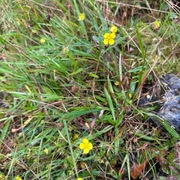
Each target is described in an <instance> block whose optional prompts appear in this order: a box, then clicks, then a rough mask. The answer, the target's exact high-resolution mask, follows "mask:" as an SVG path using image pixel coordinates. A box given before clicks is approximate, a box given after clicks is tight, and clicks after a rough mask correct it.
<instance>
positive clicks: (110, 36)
mask: <svg viewBox="0 0 180 180" xmlns="http://www.w3.org/2000/svg"><path fill="white" fill-rule="evenodd" d="M110 31H111V33H105V34H104V41H103V42H104V44H105V45H108V44H109V45H113V44H114V42H115V38H116V32H117V27H116V26H114V25H113V26H112V27H111V28H110Z"/></svg>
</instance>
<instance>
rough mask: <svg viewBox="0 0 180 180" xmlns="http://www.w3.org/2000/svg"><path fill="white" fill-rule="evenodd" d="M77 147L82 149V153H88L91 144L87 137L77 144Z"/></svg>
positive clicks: (91, 146)
mask: <svg viewBox="0 0 180 180" xmlns="http://www.w3.org/2000/svg"><path fill="white" fill-rule="evenodd" d="M79 148H80V149H83V150H84V151H83V153H84V154H88V153H89V151H90V150H91V149H92V148H93V145H92V144H91V143H90V142H89V140H88V139H83V142H82V143H81V144H80V145H79Z"/></svg>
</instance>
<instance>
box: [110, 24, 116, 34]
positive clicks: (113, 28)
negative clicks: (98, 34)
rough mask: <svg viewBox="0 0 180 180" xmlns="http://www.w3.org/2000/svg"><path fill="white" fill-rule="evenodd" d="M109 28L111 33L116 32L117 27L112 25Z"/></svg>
mask: <svg viewBox="0 0 180 180" xmlns="http://www.w3.org/2000/svg"><path fill="white" fill-rule="evenodd" d="M110 30H111V32H112V33H116V32H117V27H116V26H114V25H113V26H112V27H111V29H110Z"/></svg>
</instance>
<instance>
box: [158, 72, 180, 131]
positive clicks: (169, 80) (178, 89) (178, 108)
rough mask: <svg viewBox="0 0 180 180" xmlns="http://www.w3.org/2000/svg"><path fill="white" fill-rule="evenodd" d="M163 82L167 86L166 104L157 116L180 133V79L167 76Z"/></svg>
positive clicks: (170, 75) (164, 97)
mask: <svg viewBox="0 0 180 180" xmlns="http://www.w3.org/2000/svg"><path fill="white" fill-rule="evenodd" d="M161 80H162V83H163V84H164V86H165V87H164V88H165V93H164V96H163V102H164V103H163V104H162V105H161V108H160V109H159V111H158V112H157V114H158V115H159V116H160V117H162V118H163V119H164V120H166V121H167V122H168V123H169V124H170V125H171V127H173V128H174V129H175V130H176V131H177V132H180V78H178V77H177V76H176V75H174V74H167V75H165V76H163V78H162V79H161Z"/></svg>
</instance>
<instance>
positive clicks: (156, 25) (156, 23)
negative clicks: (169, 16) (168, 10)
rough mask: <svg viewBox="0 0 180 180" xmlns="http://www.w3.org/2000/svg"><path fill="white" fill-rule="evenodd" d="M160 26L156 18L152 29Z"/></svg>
mask: <svg viewBox="0 0 180 180" xmlns="http://www.w3.org/2000/svg"><path fill="white" fill-rule="evenodd" d="M160 26H161V21H159V20H156V21H155V22H154V23H153V27H154V29H158V28H159V27H160Z"/></svg>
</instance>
